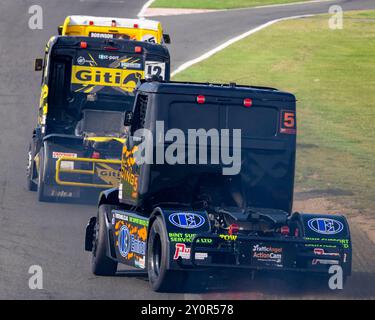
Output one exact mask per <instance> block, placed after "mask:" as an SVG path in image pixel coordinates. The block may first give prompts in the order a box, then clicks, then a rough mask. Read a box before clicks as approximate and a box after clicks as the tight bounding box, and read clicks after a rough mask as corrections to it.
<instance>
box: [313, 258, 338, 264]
mask: <svg viewBox="0 0 375 320" xmlns="http://www.w3.org/2000/svg"><path fill="white" fill-rule="evenodd" d="M318 264H330V265H331V264H339V262H338V261H337V260H327V259H313V261H312V265H318Z"/></svg>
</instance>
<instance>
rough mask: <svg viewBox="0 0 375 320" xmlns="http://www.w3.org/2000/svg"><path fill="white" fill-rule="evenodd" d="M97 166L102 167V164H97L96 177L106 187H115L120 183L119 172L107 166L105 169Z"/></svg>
mask: <svg viewBox="0 0 375 320" xmlns="http://www.w3.org/2000/svg"><path fill="white" fill-rule="evenodd" d="M99 166H103V164H98V166H97V167H96V171H97V174H98V177H99V178H100V179H101V180H103V181H104V182H106V183H108V185H113V186H117V185H118V184H119V182H120V170H116V169H113V168H111V167H109V166H106V167H105V168H100V167H99Z"/></svg>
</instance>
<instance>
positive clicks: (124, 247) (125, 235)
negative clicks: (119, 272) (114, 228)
mask: <svg viewBox="0 0 375 320" xmlns="http://www.w3.org/2000/svg"><path fill="white" fill-rule="evenodd" d="M130 242H131V238H130V232H129V229H128V227H127V226H125V225H123V226H122V227H121V229H120V232H119V235H118V250H119V252H120V254H121V256H122V257H124V258H125V257H127V256H128V254H129V252H130V247H131V243H130Z"/></svg>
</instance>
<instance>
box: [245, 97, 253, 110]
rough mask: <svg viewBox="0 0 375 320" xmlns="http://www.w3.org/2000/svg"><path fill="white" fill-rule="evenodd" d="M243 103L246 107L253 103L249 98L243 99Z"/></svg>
mask: <svg viewBox="0 0 375 320" xmlns="http://www.w3.org/2000/svg"><path fill="white" fill-rule="evenodd" d="M243 105H244V107H246V108H250V107H251V106H252V105H253V100H252V99H250V98H246V99H244V101H243Z"/></svg>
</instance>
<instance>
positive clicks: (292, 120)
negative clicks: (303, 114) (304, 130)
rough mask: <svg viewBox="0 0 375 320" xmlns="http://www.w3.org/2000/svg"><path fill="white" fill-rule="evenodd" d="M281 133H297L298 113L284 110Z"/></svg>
mask: <svg viewBox="0 0 375 320" xmlns="http://www.w3.org/2000/svg"><path fill="white" fill-rule="evenodd" d="M280 133H286V134H295V133H296V113H295V112H294V111H290V110H283V111H282V112H281V126H280Z"/></svg>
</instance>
